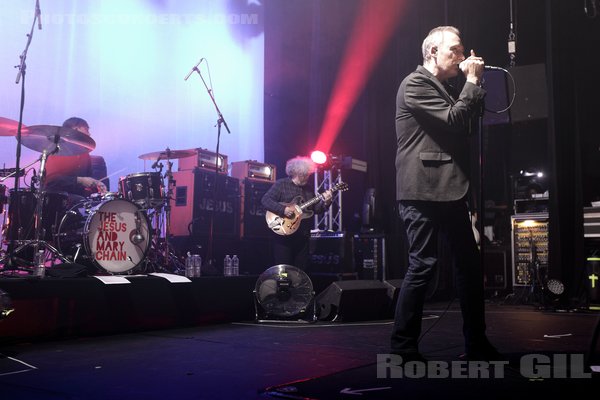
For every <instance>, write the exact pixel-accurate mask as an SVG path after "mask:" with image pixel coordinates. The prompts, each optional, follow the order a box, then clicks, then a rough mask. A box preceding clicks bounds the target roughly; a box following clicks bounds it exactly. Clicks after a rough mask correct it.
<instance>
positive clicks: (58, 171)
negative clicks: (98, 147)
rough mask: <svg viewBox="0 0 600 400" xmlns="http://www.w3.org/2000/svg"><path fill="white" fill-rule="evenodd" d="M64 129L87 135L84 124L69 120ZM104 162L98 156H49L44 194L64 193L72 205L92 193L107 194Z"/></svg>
mask: <svg viewBox="0 0 600 400" xmlns="http://www.w3.org/2000/svg"><path fill="white" fill-rule="evenodd" d="M63 127H65V128H70V129H74V130H76V131H79V132H81V133H84V134H86V135H90V126H89V125H88V123H87V121H86V120H84V119H82V118H78V117H72V118H69V119H67V120H66V121H65V122H63ZM106 176H107V173H106V162H105V161H104V158H103V157H101V156H92V155H90V154H89V153H83V154H79V155H74V156H60V155H52V156H50V157H48V161H47V163H46V185H45V187H46V190H47V191H57V192H67V193H69V196H70V197H71V201H72V202H74V201H76V200H77V198H78V197H79V196H81V197H89V196H90V195H91V194H93V193H100V194H104V193H106V192H107V191H108V190H109V180H108V179H107V178H106Z"/></svg>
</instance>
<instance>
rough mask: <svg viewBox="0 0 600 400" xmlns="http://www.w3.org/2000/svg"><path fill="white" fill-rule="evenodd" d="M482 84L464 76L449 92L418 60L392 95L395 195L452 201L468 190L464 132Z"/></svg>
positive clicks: (480, 97)
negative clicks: (453, 92)
mask: <svg viewBox="0 0 600 400" xmlns="http://www.w3.org/2000/svg"><path fill="white" fill-rule="evenodd" d="M484 96H485V90H483V89H482V88H480V87H479V86H477V85H474V84H472V83H469V82H466V83H465V85H464V87H463V89H462V91H461V92H460V94H459V95H458V96H457V98H455V97H453V96H451V95H450V93H448V88H447V87H446V86H445V85H443V84H442V83H441V82H440V81H438V80H437V79H436V78H435V77H434V76H433V74H431V73H430V72H429V71H428V70H427V69H425V68H424V67H423V66H419V67H417V69H416V71H414V72H413V73H411V74H410V75H408V76H407V77H406V78H405V79H404V80H403V81H402V83H401V84H400V88H399V89H398V96H397V98H396V139H397V144H398V148H397V151H396V199H397V200H425V201H453V200H459V199H461V198H462V197H464V196H465V195H466V193H467V191H468V190H469V177H468V173H469V154H468V141H467V138H468V135H469V133H470V132H469V131H470V129H469V128H470V125H471V119H472V118H473V117H474V116H476V115H477V114H478V112H479V111H480V107H481V103H482V101H483V98H484Z"/></svg>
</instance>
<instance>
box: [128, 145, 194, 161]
mask: <svg viewBox="0 0 600 400" xmlns="http://www.w3.org/2000/svg"><path fill="white" fill-rule="evenodd" d="M194 154H196V151H195V150H170V149H169V148H167V149H166V150H163V151H155V152H153V153H146V154H142V155H141V156H139V158H140V159H142V160H154V161H158V160H174V159H176V158H185V157H190V156H193V155H194Z"/></svg>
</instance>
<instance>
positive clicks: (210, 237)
mask: <svg viewBox="0 0 600 400" xmlns="http://www.w3.org/2000/svg"><path fill="white" fill-rule="evenodd" d="M193 71H194V72H197V73H198V75H199V76H200V79H202V83H203V84H204V87H205V88H206V92H207V93H208V95H209V97H210V100H211V101H212V103H213V105H214V106H215V110H216V111H217V116H218V119H217V125H216V126H217V148H216V151H215V153H216V157H215V183H214V185H213V207H212V210H211V213H210V222H209V226H208V249H207V250H206V263H207V264H208V266H209V267H211V264H212V263H213V259H212V250H213V230H214V219H215V208H216V206H217V186H218V182H219V180H218V177H219V145H220V142H221V125H224V126H225V129H227V133H229V134H230V133H231V131H230V130H229V126H227V122H226V121H225V118H224V117H223V114H222V113H221V110H220V109H219V106H218V105H217V102H216V101H215V96H214V95H213V92H212V90H211V89H209V87H208V85H207V84H206V81H205V80H204V77H203V76H202V73H201V72H200V70H199V69H198V66H195V67H194V68H193Z"/></svg>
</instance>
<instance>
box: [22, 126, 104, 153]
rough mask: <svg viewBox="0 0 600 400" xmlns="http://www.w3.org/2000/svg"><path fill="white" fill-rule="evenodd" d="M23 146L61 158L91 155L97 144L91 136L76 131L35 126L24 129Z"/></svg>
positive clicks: (57, 127) (59, 127)
mask: <svg viewBox="0 0 600 400" xmlns="http://www.w3.org/2000/svg"><path fill="white" fill-rule="evenodd" d="M22 133H23V138H22V143H23V146H25V147H27V148H30V149H31V150H35V151H39V152H40V153H42V152H43V151H44V150H45V151H46V152H47V153H51V152H52V151H54V149H56V148H57V144H58V152H56V153H54V154H57V155H59V156H76V155H79V154H83V153H89V152H90V151H92V150H94V149H95V148H96V142H95V141H94V139H92V138H91V137H90V136H89V135H86V134H85V133H83V132H79V131H77V130H75V129H71V128H66V127H63V126H53V125H33V126H30V127H28V128H27V129H23V132H22Z"/></svg>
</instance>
